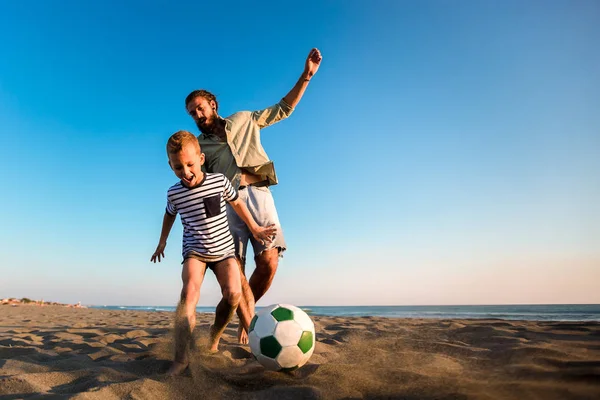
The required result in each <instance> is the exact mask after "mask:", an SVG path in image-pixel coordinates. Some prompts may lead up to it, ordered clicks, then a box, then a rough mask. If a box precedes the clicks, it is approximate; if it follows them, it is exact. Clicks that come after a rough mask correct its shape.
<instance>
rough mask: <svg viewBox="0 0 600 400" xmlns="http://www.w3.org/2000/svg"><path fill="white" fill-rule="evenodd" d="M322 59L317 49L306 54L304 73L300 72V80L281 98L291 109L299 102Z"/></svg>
mask: <svg viewBox="0 0 600 400" xmlns="http://www.w3.org/2000/svg"><path fill="white" fill-rule="evenodd" d="M322 59H323V57H321V52H320V51H319V49H316V48H315V49H312V50H311V51H310V53H308V57H307V58H306V62H305V63H304V71H303V72H302V75H300V79H298V82H296V84H295V85H294V87H293V88H292V90H290V92H289V93H288V94H286V95H285V97H284V98H283V101H285V102H286V103H287V104H288V105H289V106H290V107H291V108H294V107H296V105H297V104H298V103H299V102H300V99H301V98H302V96H303V95H304V91H305V90H306V87H307V86H308V83H309V82H310V80H311V79H312V77H313V75H314V74H316V73H317V70H318V69H319V65H321V60H322Z"/></svg>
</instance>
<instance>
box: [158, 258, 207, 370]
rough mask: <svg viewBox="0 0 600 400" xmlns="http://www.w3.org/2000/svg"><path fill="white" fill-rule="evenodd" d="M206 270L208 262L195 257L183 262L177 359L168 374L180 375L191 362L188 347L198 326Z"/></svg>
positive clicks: (177, 324)
mask: <svg viewBox="0 0 600 400" xmlns="http://www.w3.org/2000/svg"><path fill="white" fill-rule="evenodd" d="M205 272H206V264H205V263H203V262H202V261H199V260H196V259H195V258H187V259H186V260H185V261H184V263H183V270H182V272H181V279H182V281H183V288H182V289H181V300H180V302H179V305H178V306H177V310H176V312H175V360H174V361H173V364H172V365H171V367H170V368H169V370H168V371H167V374H168V375H179V374H180V373H182V372H183V371H184V370H185V369H186V368H187V366H188V364H189V360H188V349H189V346H190V343H191V341H192V332H193V331H194V327H195V326H196V304H198V300H199V299H200V287H201V286H202V281H203V280H204V273H205Z"/></svg>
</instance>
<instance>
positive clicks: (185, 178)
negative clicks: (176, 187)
mask: <svg viewBox="0 0 600 400" xmlns="http://www.w3.org/2000/svg"><path fill="white" fill-rule="evenodd" d="M195 178H196V175H190V176H189V177H187V176H184V177H183V181H184V182H185V183H186V184H188V185H189V186H191V184H192V182H193V181H194V179H195Z"/></svg>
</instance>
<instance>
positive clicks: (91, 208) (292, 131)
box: [0, 0, 600, 305]
mask: <svg viewBox="0 0 600 400" xmlns="http://www.w3.org/2000/svg"><path fill="white" fill-rule="evenodd" d="M216 3H217V2H212V3H211V4H208V3H206V2H178V3H177V4H176V5H173V4H169V3H168V2H166V1H164V2H157V1H149V2H148V1H146V2H133V1H127V2H116V1H104V2H92V3H89V2H83V3H82V2H79V1H56V2H36V3H35V4H32V3H23V2H9V1H4V2H1V3H0V35H1V37H2V38H3V40H2V41H0V54H1V57H0V131H1V133H2V142H3V146H0V171H2V172H1V173H0V185H1V187H2V188H3V190H2V192H3V194H2V196H0V206H1V207H2V209H3V210H4V211H3V215H2V224H1V225H2V228H1V229H0V241H1V243H2V246H1V252H2V253H1V255H2V262H1V263H0V276H1V278H0V297H8V296H13V297H24V296H27V297H32V298H45V299H46V300H55V301H63V302H76V301H81V302H83V303H85V304H128V305H136V304H137V305H140V304H153V305H172V304H174V303H175V302H176V301H177V297H178V293H179V290H180V278H179V276H180V261H181V260H180V251H181V228H180V226H179V223H178V224H176V225H175V228H174V229H173V231H172V233H171V237H170V239H169V242H168V246H167V251H166V257H167V258H166V260H165V261H164V262H163V263H160V264H151V263H150V262H149V259H150V256H151V254H152V252H153V251H154V248H155V246H156V243H157V241H158V237H159V234H160V226H161V221H162V215H163V211H164V206H165V201H166V199H165V195H166V190H167V189H168V187H169V186H170V185H171V184H173V183H174V182H175V181H176V178H175V176H174V175H173V173H172V171H171V170H170V169H169V167H168V165H167V159H166V155H165V153H164V146H165V142H166V140H167V138H168V137H169V136H170V135H171V134H172V133H173V132H175V131H177V130H179V129H187V130H190V131H192V132H196V128H195V126H194V124H193V121H192V120H191V119H190V118H189V117H188V116H187V115H186V113H185V109H184V105H183V101H184V98H185V96H186V95H187V94H188V93H189V92H190V91H191V90H193V89H197V88H206V89H209V90H211V91H213V92H214V93H216V94H217V96H218V99H219V103H220V112H221V114H222V115H229V114H230V113H233V112H235V111H240V110H253V109H259V108H262V107H265V106H268V105H271V104H273V103H275V102H277V101H279V99H280V98H282V97H283V96H284V95H285V94H286V93H287V92H288V91H289V89H290V88H291V87H292V86H293V84H294V83H295V81H296V79H297V78H298V77H299V75H300V73H301V72H302V68H303V63H304V60H305V57H306V55H307V54H308V51H309V50H310V49H311V48H312V47H318V48H319V49H320V50H321V51H322V54H323V58H324V59H323V63H322V66H321V68H320V70H319V72H318V74H317V75H316V77H315V78H314V80H313V81H312V82H311V84H310V86H309V88H308V90H307V93H306V95H305V96H304V98H303V100H302V101H301V103H300V104H299V105H298V107H297V108H296V111H295V112H294V114H293V115H292V117H291V118H290V119H288V120H286V121H284V122H282V123H280V124H277V125H275V126H273V127H270V128H267V129H265V130H264V131H263V133H262V140H263V145H264V146H265V148H266V149H267V152H268V153H269V156H270V157H271V158H272V159H273V160H274V161H275V166H276V169H277V173H278V176H279V180H280V185H278V186H276V187H274V188H273V193H274V196H275V199H276V202H277V205H278V209H279V215H280V219H281V221H282V223H283V227H284V231H285V235H286V240H287V242H288V247H289V250H288V251H287V252H286V254H285V257H284V258H283V259H282V261H281V263H280V269H279V272H278V274H277V276H276V280H275V282H274V284H273V287H272V289H271V291H270V292H269V293H268V294H267V295H266V296H265V298H264V299H263V300H262V301H261V303H260V304H263V305H266V304H269V303H273V302H288V303H292V304H299V305H337V304H340V305H341V304H350V305H352V304H494V303H600V295H599V293H600V292H598V290H597V282H598V281H600V173H599V172H600V154H599V153H600V113H599V112H598V109H600V75H599V74H598V71H600V47H598V45H597V42H598V38H600V24H598V21H599V20H600V5H599V3H598V2H594V1H577V2H568V1H529V2H525V3H523V2H518V1H504V2H496V1H483V2H478V1H477V2H476V1H463V2H449V1H441V0H440V1H424V2H408V1H377V2H372V3H367V2H364V1H337V2H329V1H327V2H305V3H302V6H301V7H299V6H298V5H294V4H292V3H289V4H288V3H285V2H284V3H281V2H261V3H260V5H250V3H247V2H221V3H219V4H216ZM218 292H219V291H218V287H217V284H216V281H215V279H214V277H212V276H210V274H207V279H206V280H205V283H204V286H203V288H202V294H201V299H200V305H213V304H216V302H217V300H218Z"/></svg>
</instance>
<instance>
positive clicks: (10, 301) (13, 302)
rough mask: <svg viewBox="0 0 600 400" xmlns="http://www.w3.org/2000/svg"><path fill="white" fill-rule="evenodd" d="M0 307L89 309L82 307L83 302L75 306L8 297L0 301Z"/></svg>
mask: <svg viewBox="0 0 600 400" xmlns="http://www.w3.org/2000/svg"><path fill="white" fill-rule="evenodd" d="M0 306H12V307H17V306H39V307H45V306H60V307H73V308H87V307H86V306H82V305H81V302H78V303H75V304H68V303H58V302H56V301H45V300H44V299H41V300H32V299H30V298H27V297H23V298H21V299H17V298H14V297H7V298H5V299H0Z"/></svg>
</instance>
